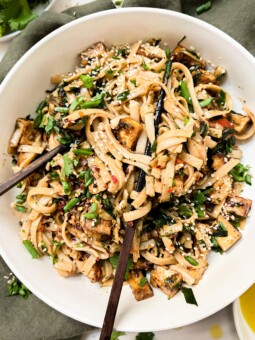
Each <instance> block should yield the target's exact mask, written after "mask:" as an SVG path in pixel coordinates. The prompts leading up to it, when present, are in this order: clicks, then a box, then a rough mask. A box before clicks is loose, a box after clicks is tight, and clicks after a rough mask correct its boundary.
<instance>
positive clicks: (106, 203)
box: [102, 198, 115, 218]
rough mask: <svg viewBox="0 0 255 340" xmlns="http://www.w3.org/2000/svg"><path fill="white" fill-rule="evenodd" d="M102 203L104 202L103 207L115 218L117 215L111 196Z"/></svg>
mask: <svg viewBox="0 0 255 340" xmlns="http://www.w3.org/2000/svg"><path fill="white" fill-rule="evenodd" d="M102 204H103V208H104V210H105V211H106V212H107V213H108V214H109V215H111V216H112V217H113V218H115V215H114V213H113V210H114V208H113V205H112V203H111V201H110V200H109V198H106V199H104V200H103V201H102Z"/></svg>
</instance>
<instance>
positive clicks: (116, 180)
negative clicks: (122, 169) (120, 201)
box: [111, 176, 119, 184]
mask: <svg viewBox="0 0 255 340" xmlns="http://www.w3.org/2000/svg"><path fill="white" fill-rule="evenodd" d="M111 178H112V181H113V183H114V184H117V183H118V182H119V180H118V178H117V177H116V176H111Z"/></svg>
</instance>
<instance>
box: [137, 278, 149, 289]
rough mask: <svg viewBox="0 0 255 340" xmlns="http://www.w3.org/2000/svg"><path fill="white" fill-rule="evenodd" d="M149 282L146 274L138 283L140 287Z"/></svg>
mask: <svg viewBox="0 0 255 340" xmlns="http://www.w3.org/2000/svg"><path fill="white" fill-rule="evenodd" d="M147 282H148V280H147V277H146V276H144V277H142V278H141V280H140V282H139V283H138V286H139V287H143V286H144V285H145V284H146V283H147Z"/></svg>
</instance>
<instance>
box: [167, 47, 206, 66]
mask: <svg viewBox="0 0 255 340" xmlns="http://www.w3.org/2000/svg"><path fill="white" fill-rule="evenodd" d="M172 58H173V61H179V62H182V63H183V64H185V65H186V66H187V67H191V66H199V67H201V68H202V69H204V68H205V66H206V64H205V61H204V60H203V59H202V58H201V59H200V58H199V57H198V56H196V55H195V53H194V52H191V51H189V50H187V49H186V48H185V47H184V46H182V45H180V44H178V45H177V46H176V48H175V49H174V50H173V52H172Z"/></svg>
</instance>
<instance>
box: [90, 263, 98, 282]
mask: <svg viewBox="0 0 255 340" xmlns="http://www.w3.org/2000/svg"><path fill="white" fill-rule="evenodd" d="M87 277H88V278H89V279H90V281H91V282H93V283H95V282H98V281H100V279H101V268H100V266H99V264H98V263H95V264H94V265H93V267H92V268H91V270H90V272H89V273H88V275H87Z"/></svg>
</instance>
